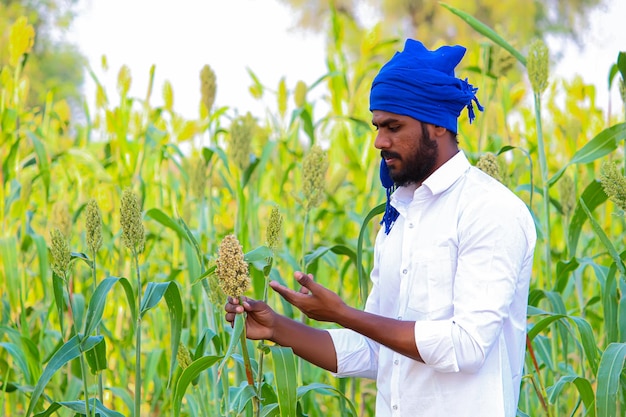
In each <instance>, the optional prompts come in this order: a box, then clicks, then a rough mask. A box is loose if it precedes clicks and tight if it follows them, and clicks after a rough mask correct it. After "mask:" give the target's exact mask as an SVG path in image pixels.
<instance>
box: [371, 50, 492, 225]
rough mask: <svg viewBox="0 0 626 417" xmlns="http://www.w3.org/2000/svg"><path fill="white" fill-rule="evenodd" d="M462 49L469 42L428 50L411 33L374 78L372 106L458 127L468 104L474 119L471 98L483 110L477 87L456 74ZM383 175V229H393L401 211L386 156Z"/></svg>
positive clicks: (437, 123)
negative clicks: (392, 201) (393, 200)
mask: <svg viewBox="0 0 626 417" xmlns="http://www.w3.org/2000/svg"><path fill="white" fill-rule="evenodd" d="M463 55H465V48H464V47H462V46H460V45H456V46H442V47H440V48H439V49H437V50H435V51H429V50H428V49H426V47H425V46H424V45H423V44H422V43H421V42H419V41H416V40H414V39H407V40H406V43H405V44H404V50H403V51H402V52H396V54H395V55H394V56H393V57H392V58H391V60H390V61H389V62H387V63H386V64H385V65H383V67H382V68H381V69H380V72H379V73H378V75H377V76H376V77H375V78H374V81H373V82H372V89H371V92H370V111H374V110H381V111H385V112H389V113H395V114H399V115H403V116H409V117H412V118H414V119H416V120H419V121H420V122H424V123H430V124H433V125H435V126H442V127H445V128H446V129H448V130H449V131H451V132H454V133H457V119H458V117H459V115H460V114H461V111H462V110H463V109H464V108H466V107H467V111H468V115H469V121H470V123H472V121H473V120H474V118H475V113H474V106H473V102H475V103H476V106H477V107H478V110H480V111H482V110H483V107H482V106H481V105H480V103H479V102H478V99H477V98H476V91H477V90H478V88H475V87H473V86H472V85H471V84H470V83H468V82H467V79H465V80H461V79H459V78H456V77H455V75H454V68H455V67H456V66H457V65H458V64H459V62H461V59H462V58H463ZM380 179H381V182H382V184H383V186H384V187H385V188H386V190H387V207H386V210H385V214H384V216H383V220H382V222H381V223H384V224H385V233H389V231H390V230H391V226H393V223H394V222H395V220H396V218H397V217H398V212H397V211H396V210H395V209H394V208H393V207H391V205H390V204H389V197H390V195H391V193H392V192H393V190H394V188H395V187H394V183H393V180H392V179H391V177H390V176H389V172H388V170H387V164H385V161H384V160H382V161H381V165H380Z"/></svg>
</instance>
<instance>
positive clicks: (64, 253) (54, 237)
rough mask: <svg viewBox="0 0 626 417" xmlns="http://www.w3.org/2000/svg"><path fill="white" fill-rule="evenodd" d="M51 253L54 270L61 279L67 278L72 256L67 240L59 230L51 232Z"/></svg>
mask: <svg viewBox="0 0 626 417" xmlns="http://www.w3.org/2000/svg"><path fill="white" fill-rule="evenodd" d="M50 253H51V254H52V263H51V265H50V266H51V268H52V270H53V271H54V272H55V273H56V274H57V275H58V276H60V277H65V274H66V273H67V270H68V268H69V266H70V260H71V259H72V254H71V252H70V244H69V242H68V241H67V238H66V237H65V236H64V235H63V233H62V232H61V231H60V230H59V229H56V228H55V229H53V230H52V232H50Z"/></svg>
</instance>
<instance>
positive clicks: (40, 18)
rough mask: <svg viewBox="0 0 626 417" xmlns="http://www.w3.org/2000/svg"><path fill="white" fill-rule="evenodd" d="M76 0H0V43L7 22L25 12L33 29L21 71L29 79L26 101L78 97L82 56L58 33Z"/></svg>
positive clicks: (3, 60) (1, 56) (2, 61)
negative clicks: (28, 51) (33, 41)
mask: <svg viewBox="0 0 626 417" xmlns="http://www.w3.org/2000/svg"><path fill="white" fill-rule="evenodd" d="M77 3H78V0H0V43H2V44H7V43H8V37H9V30H10V27H11V25H12V24H13V23H14V22H15V21H16V20H17V19H18V18H19V17H20V16H25V17H26V18H27V19H28V23H29V24H31V25H32V26H33V27H34V29H35V34H36V35H35V36H36V37H35V44H34V47H33V50H32V52H31V53H30V54H29V55H28V57H27V59H26V60H25V62H23V63H22V64H23V66H24V68H23V73H24V74H25V75H26V76H27V77H28V79H29V81H30V89H29V94H28V105H29V106H36V105H41V104H43V103H45V102H46V96H47V95H48V94H49V93H52V94H53V98H54V99H55V100H60V99H66V100H68V101H70V102H72V101H75V102H76V101H80V100H81V98H80V97H82V91H81V88H82V85H83V80H84V75H83V69H84V63H85V57H84V56H83V55H82V54H81V52H80V51H79V50H78V48H77V46H75V45H73V44H70V43H67V42H66V41H64V40H63V38H62V37H61V36H59V34H62V32H63V31H64V30H67V29H68V28H69V26H70V24H71V22H72V20H73V19H74V17H75V15H76V14H75V6H76V5H77ZM8 58H9V57H8V52H7V51H6V48H5V49H4V50H3V51H2V53H0V69H1V68H2V67H4V66H5V65H7V63H8Z"/></svg>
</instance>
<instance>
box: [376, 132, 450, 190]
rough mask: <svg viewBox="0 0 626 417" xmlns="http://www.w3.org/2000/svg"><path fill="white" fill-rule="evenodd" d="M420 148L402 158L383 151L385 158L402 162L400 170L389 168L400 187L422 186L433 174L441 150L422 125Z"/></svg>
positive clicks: (393, 153) (390, 173)
mask: <svg viewBox="0 0 626 417" xmlns="http://www.w3.org/2000/svg"><path fill="white" fill-rule="evenodd" d="M416 142H419V146H416V147H415V148H414V150H413V153H411V154H409V155H407V156H405V157H402V156H401V155H399V154H397V153H395V152H387V151H382V152H381V153H380V154H381V156H382V157H383V158H385V157H392V158H396V159H398V160H400V161H401V162H402V167H401V168H399V169H392V168H389V175H390V176H391V179H392V180H393V182H394V183H395V184H396V186H398V187H403V186H405V185H409V184H414V183H416V184H421V183H422V182H423V181H424V180H425V179H426V178H428V176H429V175H430V174H431V173H432V170H433V168H434V166H435V162H436V160H437V156H438V155H439V149H438V146H437V141H435V140H432V139H431V138H430V134H429V133H428V129H427V128H426V126H425V125H424V124H423V123H422V136H421V138H420V139H419V140H416Z"/></svg>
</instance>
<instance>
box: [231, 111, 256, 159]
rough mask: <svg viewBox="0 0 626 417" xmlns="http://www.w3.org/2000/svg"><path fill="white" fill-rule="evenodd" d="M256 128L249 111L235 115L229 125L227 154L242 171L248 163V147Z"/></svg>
mask: <svg viewBox="0 0 626 417" xmlns="http://www.w3.org/2000/svg"><path fill="white" fill-rule="evenodd" d="M256 128H257V124H256V120H255V119H254V117H253V116H252V114H251V113H250V112H248V113H246V115H245V116H239V117H237V118H236V119H235V120H233V122H232V124H231V126H230V144H229V146H228V156H229V157H230V158H232V160H233V161H234V162H235V164H236V165H237V166H238V167H239V169H241V170H242V171H245V169H246V168H248V166H249V165H250V148H251V144H252V137H253V136H254V134H255V131H256Z"/></svg>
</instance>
